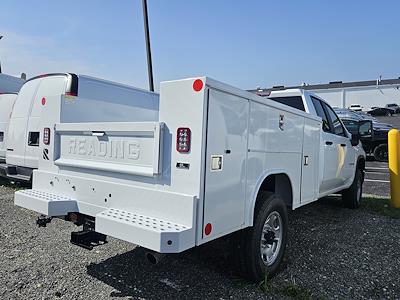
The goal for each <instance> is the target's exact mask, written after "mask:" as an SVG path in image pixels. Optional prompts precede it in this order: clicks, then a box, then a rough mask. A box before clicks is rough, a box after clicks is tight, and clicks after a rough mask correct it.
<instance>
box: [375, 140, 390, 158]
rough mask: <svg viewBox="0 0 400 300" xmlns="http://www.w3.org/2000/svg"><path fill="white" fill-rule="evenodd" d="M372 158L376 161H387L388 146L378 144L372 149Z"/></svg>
mask: <svg viewBox="0 0 400 300" xmlns="http://www.w3.org/2000/svg"><path fill="white" fill-rule="evenodd" d="M374 158H375V160H377V161H383V162H387V161H388V145H387V144H380V145H379V146H377V147H376V148H375V149H374Z"/></svg>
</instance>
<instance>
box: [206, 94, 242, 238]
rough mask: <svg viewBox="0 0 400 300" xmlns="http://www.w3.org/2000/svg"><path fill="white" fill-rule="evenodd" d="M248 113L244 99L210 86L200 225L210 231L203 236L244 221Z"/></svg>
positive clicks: (228, 229) (213, 235)
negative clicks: (202, 216)
mask: <svg viewBox="0 0 400 300" xmlns="http://www.w3.org/2000/svg"><path fill="white" fill-rule="evenodd" d="M248 114H249V101H248V100H247V99H244V98H240V97H238V96H234V95H231V94H227V93H224V92H221V91H216V90H213V89H210V91H209V103H208V124H207V128H208V130H207V148H206V167H205V169H206V171H205V193H204V196H205V197H204V219H203V220H204V224H203V228H205V226H206V225H207V224H208V223H210V224H211V225H212V231H211V233H209V234H208V235H207V234H206V232H204V231H203V238H215V237H217V236H220V235H221V234H223V233H227V232H229V231H232V230H233V229H235V228H238V227H239V226H241V225H242V224H244V209H245V201H246V199H245V198H246V196H245V192H246V191H245V188H246V161H247V139H248V130H247V127H248ZM207 233H208V232H207Z"/></svg>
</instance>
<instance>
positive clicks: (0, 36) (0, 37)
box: [0, 35, 3, 74]
mask: <svg viewBox="0 0 400 300" xmlns="http://www.w3.org/2000/svg"><path fill="white" fill-rule="evenodd" d="M2 38H3V36H2V35H0V40H1V39H2ZM0 74H1V60H0Z"/></svg>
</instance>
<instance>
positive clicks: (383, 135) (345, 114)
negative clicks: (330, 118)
mask: <svg viewBox="0 0 400 300" xmlns="http://www.w3.org/2000/svg"><path fill="white" fill-rule="evenodd" d="M334 110H335V112H336V114H337V115H338V116H339V118H340V119H341V120H342V122H343V124H344V125H345V127H346V129H347V130H348V131H349V132H350V133H352V134H354V133H355V132H356V131H357V122H359V121H360V120H370V121H371V122H372V129H373V130H372V132H371V134H365V135H364V136H363V137H362V138H361V139H360V140H361V143H362V145H363V148H364V150H365V152H366V153H367V155H371V156H373V157H374V159H375V160H377V161H387V159H388V146H387V144H388V132H389V130H391V129H393V126H392V125H390V124H386V123H381V122H378V120H377V119H376V118H374V117H372V116H370V115H368V114H366V113H365V112H355V111H352V110H350V109H347V108H335V109H334Z"/></svg>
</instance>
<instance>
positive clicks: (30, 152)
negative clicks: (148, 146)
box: [0, 73, 159, 182]
mask: <svg viewBox="0 0 400 300" xmlns="http://www.w3.org/2000/svg"><path fill="white" fill-rule="evenodd" d="M78 94H79V95H78ZM158 98H159V96H158V94H156V93H150V92H147V91H144V90H141V89H137V88H134V87H131V86H128V85H123V84H119V83H115V82H111V81H107V80H103V79H99V78H94V77H90V76H86V75H76V74H72V73H71V74H70V73H53V74H45V75H40V76H37V77H33V78H31V79H29V80H27V81H26V82H25V83H24V85H23V86H22V88H21V90H20V92H19V95H18V97H17V99H16V101H15V105H14V108H13V109H12V114H11V119H10V120H9V130H8V136H7V153H6V163H1V164H0V175H2V176H6V177H7V178H9V179H11V180H14V181H22V182H30V181H31V178H32V172H33V170H34V169H36V168H38V165H39V156H41V157H43V156H44V157H46V156H47V155H46V153H44V152H43V149H40V147H39V140H40V131H42V128H43V121H44V120H45V119H47V118H48V116H46V115H42V112H43V110H44V109H45V108H47V107H49V106H50V107H53V109H54V111H53V112H52V113H53V114H54V115H53V116H51V119H52V120H53V121H54V122H55V123H56V122H57V123H58V122H62V123H71V122H78V121H79V122H100V121H101V122H110V121H115V120H119V121H121V122H125V121H128V120H129V121H133V120H136V121H138V122H143V121H155V120H158V109H159V107H158V102H159V99H158ZM77 99H79V101H78V102H79V109H76V108H77V107H78V106H77V105H73V104H74V103H75V101H77ZM60 110H62V111H63V112H64V113H63V114H62V115H61V116H60V112H59V111H60ZM46 113H47V111H46ZM99 116H101V117H100V119H99Z"/></svg>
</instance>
